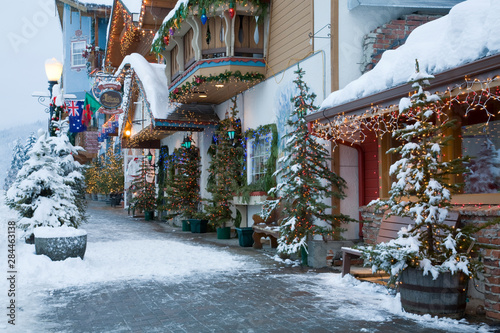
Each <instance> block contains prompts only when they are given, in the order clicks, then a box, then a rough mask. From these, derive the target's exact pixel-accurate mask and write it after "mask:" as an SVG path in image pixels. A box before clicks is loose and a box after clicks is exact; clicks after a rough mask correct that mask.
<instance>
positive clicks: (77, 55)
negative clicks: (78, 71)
mask: <svg viewBox="0 0 500 333" xmlns="http://www.w3.org/2000/svg"><path fill="white" fill-rule="evenodd" d="M86 48H87V42H86V41H84V40H79V41H72V42H71V67H84V66H85V64H86V63H87V60H86V59H85V58H84V57H83V52H84V51H85V50H86Z"/></svg>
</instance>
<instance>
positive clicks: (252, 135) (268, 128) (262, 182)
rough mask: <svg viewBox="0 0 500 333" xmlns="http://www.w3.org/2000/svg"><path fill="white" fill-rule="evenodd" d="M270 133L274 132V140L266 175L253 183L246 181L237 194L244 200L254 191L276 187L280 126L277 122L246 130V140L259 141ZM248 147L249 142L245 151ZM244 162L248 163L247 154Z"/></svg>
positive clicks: (248, 198) (247, 199)
mask: <svg viewBox="0 0 500 333" xmlns="http://www.w3.org/2000/svg"><path fill="white" fill-rule="evenodd" d="M269 134H272V141H271V154H270V156H269V158H268V159H267V162H266V173H265V174H264V177H262V178H261V179H259V180H258V181H256V182H253V183H251V184H247V183H248V182H245V185H244V186H242V187H241V188H240V189H239V190H238V192H237V194H238V196H241V197H242V199H243V201H244V202H248V201H249V200H250V193H252V192H254V191H265V192H266V193H267V192H269V190H270V189H272V188H273V187H276V176H274V173H275V172H276V162H277V160H278V128H277V126H276V124H267V125H261V126H259V127H257V129H255V130H254V129H251V128H249V129H248V130H247V131H246V132H245V138H246V141H248V139H255V141H258V140H259V139H260V137H261V136H267V135H269ZM247 147H248V144H245V151H248V149H247ZM244 164H246V154H245V161H244Z"/></svg>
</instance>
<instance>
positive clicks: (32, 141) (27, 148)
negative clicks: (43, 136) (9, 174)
mask: <svg viewBox="0 0 500 333" xmlns="http://www.w3.org/2000/svg"><path fill="white" fill-rule="evenodd" d="M36 141H37V137H36V135H35V133H33V132H31V133H30V135H29V136H28V138H27V139H26V143H25V144H24V160H23V163H24V162H25V161H27V160H28V158H29V156H28V153H29V151H30V150H31V147H33V145H34V144H35V142H36Z"/></svg>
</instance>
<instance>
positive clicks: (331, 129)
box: [313, 76, 500, 148]
mask: <svg viewBox="0 0 500 333" xmlns="http://www.w3.org/2000/svg"><path fill="white" fill-rule="evenodd" d="M499 80H500V76H495V77H493V78H489V79H487V80H484V81H481V80H478V79H474V80H470V79H468V78H465V82H464V83H462V84H461V85H460V86H458V87H455V88H452V89H448V90H446V91H445V92H444V93H438V92H437V93H436V94H437V95H439V96H440V97H441V99H442V101H443V102H444V104H443V105H441V106H440V108H441V109H442V110H448V109H450V108H453V107H454V106H458V105H461V106H463V107H465V108H466V111H465V116H466V117H467V116H468V115H469V113H470V112H481V111H482V112H485V115H486V116H487V118H488V120H487V122H486V124H487V123H488V122H489V121H490V120H491V118H492V117H495V114H494V113H492V112H490V111H488V108H487V107H486V104H487V103H491V102H493V101H496V102H499V101H500V86H498V82H499ZM440 114H441V115H442V116H445V114H444V112H440ZM498 115H500V111H499V112H497V116H498ZM327 120H328V122H327V123H321V122H319V121H316V122H315V123H313V133H314V134H315V135H317V136H319V137H321V138H323V139H326V140H330V141H331V142H332V145H333V147H334V148H335V147H336V146H337V144H338V142H348V143H353V144H359V143H363V142H364V140H365V138H366V132H367V131H368V132H374V133H375V134H376V135H377V136H379V137H382V136H383V135H384V134H386V133H392V132H394V131H395V130H396V129H397V128H398V122H399V121H400V112H399V110H398V106H397V105H391V106H389V107H386V108H382V107H378V106H372V107H371V108H370V109H368V110H366V111H365V112H364V113H363V114H358V115H344V114H340V115H335V116H333V117H332V118H330V119H327Z"/></svg>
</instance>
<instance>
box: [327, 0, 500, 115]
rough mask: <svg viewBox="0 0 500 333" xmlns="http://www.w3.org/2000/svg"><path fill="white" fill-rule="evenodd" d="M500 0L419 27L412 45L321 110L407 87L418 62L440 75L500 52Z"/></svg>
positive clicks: (474, 2)
mask: <svg viewBox="0 0 500 333" xmlns="http://www.w3.org/2000/svg"><path fill="white" fill-rule="evenodd" d="M498 31H500V1H498V0H468V1H464V2H462V3H459V4H458V5H456V6H454V7H453V8H452V9H451V10H450V12H449V14H448V15H446V16H443V17H441V18H439V19H437V20H434V21H431V22H429V23H426V24H424V25H422V26H420V27H418V28H416V29H415V30H414V31H413V32H412V33H411V34H410V35H409V36H408V39H407V40H406V43H405V44H403V45H402V46H400V47H399V48H398V49H396V50H389V51H386V52H384V53H383V55H382V58H381V59H380V61H379V63H378V64H377V65H376V66H375V67H374V68H373V69H372V70H371V71H370V72H367V73H365V74H363V75H362V76H361V77H360V78H358V79H357V80H354V81H352V82H351V83H349V84H348V85H347V86H345V87H344V88H342V89H340V90H337V91H335V92H333V93H331V94H330V95H329V96H328V97H327V98H326V99H325V100H324V101H323V103H322V104H321V107H320V110H323V109H328V108H332V107H334V106H337V105H341V104H345V103H347V102H350V101H353V100H356V99H359V98H362V97H366V96H369V95H372V94H375V93H377V92H380V91H384V90H386V89H389V88H392V87H395V86H398V85H401V84H404V83H406V82H407V81H408V78H409V77H410V75H412V73H413V72H414V71H415V59H418V62H419V64H420V68H421V69H422V70H424V71H426V72H427V73H430V74H437V73H440V72H443V71H445V70H448V69H452V68H455V67H458V66H460V65H463V64H466V63H469V62H472V61H475V60H478V59H481V58H484V57H487V56H490V55H494V54H497V53H499V52H500V34H499V33H498Z"/></svg>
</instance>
